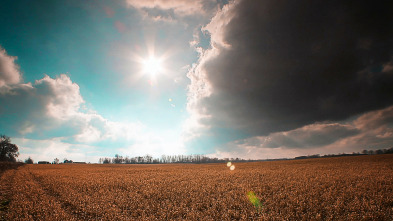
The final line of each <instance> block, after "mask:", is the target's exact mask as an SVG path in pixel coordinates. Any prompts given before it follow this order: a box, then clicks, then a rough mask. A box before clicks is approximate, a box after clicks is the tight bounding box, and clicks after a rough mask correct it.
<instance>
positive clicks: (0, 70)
mask: <svg viewBox="0 0 393 221" xmlns="http://www.w3.org/2000/svg"><path fill="white" fill-rule="evenodd" d="M16 59H17V57H13V56H9V55H7V52H6V51H5V49H3V48H1V47H0V87H2V86H4V85H8V84H17V83H19V82H20V81H21V79H22V76H21V74H20V72H19V67H18V66H17V65H16V64H15V62H14V61H15V60H16Z"/></svg>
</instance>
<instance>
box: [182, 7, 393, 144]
mask: <svg viewBox="0 0 393 221" xmlns="http://www.w3.org/2000/svg"><path fill="white" fill-rule="evenodd" d="M392 6H393V5H392V3H391V2H388V1H384V2H380V3H378V4H375V3H374V2H372V1H357V2H356V4H352V3H348V2H344V1H333V2H325V3H321V2H310V1H301V2H298V1H285V2H282V1H280V2H278V1H273V0H272V1H269V0H267V1H235V2H233V3H231V4H230V5H228V6H227V7H224V8H223V9H222V10H220V11H219V12H218V13H217V15H216V16H215V17H214V18H213V19H212V21H211V22H210V24H208V25H207V26H206V27H205V28H204V30H206V31H208V32H209V33H210V35H211V48H210V49H208V50H205V51H202V52H201V54H200V58H199V61H198V63H197V64H196V65H195V66H194V68H193V69H192V70H191V71H190V72H189V73H188V76H189V78H190V80H191V85H190V86H189V94H188V98H189V100H188V109H189V111H190V113H191V114H192V115H193V116H192V117H193V118H195V119H198V123H199V124H201V125H202V126H204V128H210V129H209V130H210V131H213V132H214V133H215V134H216V135H217V136H218V137H226V139H227V141H230V140H235V139H239V138H236V137H228V136H227V135H226V134H225V133H224V132H220V130H221V128H231V129H233V130H237V131H242V132H245V133H243V135H242V136H244V137H243V138H246V137H255V136H268V135H269V134H271V133H278V132H282V131H292V132H291V133H292V135H293V134H294V133H297V132H299V131H302V130H307V131H309V132H310V131H313V132H312V133H315V134H318V133H319V132H318V131H320V130H323V131H329V130H331V131H336V132H337V133H338V134H335V135H334V136H338V137H343V136H344V137H345V136H348V135H351V134H352V133H356V131H357V130H358V129H357V128H355V129H353V130H352V129H351V128H350V127H348V126H343V125H337V124H330V125H322V124H318V122H323V121H330V122H335V121H340V120H345V119H348V118H350V117H353V116H356V115H358V114H362V113H365V112H367V111H372V110H378V109H382V108H386V107H388V106H390V105H392V104H393V87H392V86H391V85H393V75H392V74H391V69H390V66H391V58H392V56H393V51H392V49H393V29H391V28H388V27H392V25H393V14H392V13H391V12H390V9H391V8H392ZM366 15H367V16H366ZM306 125H313V126H310V127H309V128H304V127H305V126H306ZM296 129H297V131H296ZM293 130H295V131H293ZM302 133H303V132H302ZM276 136H278V137H276V140H279V137H280V136H281V135H280V136H279V135H276ZM310 136H311V135H310ZM296 137H297V135H296ZM311 137H313V136H311ZM280 139H281V141H279V143H283V144H288V145H289V144H291V145H293V146H301V145H305V146H307V145H306V142H304V141H302V142H300V143H299V141H296V142H295V141H294V140H293V139H292V138H291V136H289V137H288V136H285V139H289V140H286V141H284V140H282V139H284V137H282V136H281V137H280ZM309 139H311V138H309V137H307V136H306V137H305V140H308V141H309V142H311V143H312V142H313V140H309ZM286 142H289V143H286ZM321 142H330V141H329V139H327V140H325V141H321ZM296 143H298V144H296ZM323 144H324V143H323ZM272 145H273V144H272ZM275 145H279V144H275Z"/></svg>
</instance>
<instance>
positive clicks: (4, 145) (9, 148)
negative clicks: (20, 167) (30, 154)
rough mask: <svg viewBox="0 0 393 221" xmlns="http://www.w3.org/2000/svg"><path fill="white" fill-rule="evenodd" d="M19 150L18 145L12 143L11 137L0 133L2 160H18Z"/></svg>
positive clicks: (0, 156)
mask: <svg viewBox="0 0 393 221" xmlns="http://www.w3.org/2000/svg"><path fill="white" fill-rule="evenodd" d="M18 150H19V149H18V146H16V145H15V144H12V143H11V139H10V138H9V137H7V136H5V135H0V161H8V162H16V157H18V156H19V152H18Z"/></svg>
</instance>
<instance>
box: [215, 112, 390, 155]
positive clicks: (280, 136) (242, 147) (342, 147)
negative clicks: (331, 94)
mask: <svg viewBox="0 0 393 221" xmlns="http://www.w3.org/2000/svg"><path fill="white" fill-rule="evenodd" d="M392 142H393V106H390V107H388V108H385V109H382V110H377V111H371V112H368V113H365V114H362V115H360V116H359V117H357V118H355V119H354V120H352V121H349V122H346V123H315V124H310V125H306V126H304V127H301V128H297V129H294V130H290V131H285V132H276V133H272V134H270V135H268V136H256V137H251V138H246V139H240V140H236V141H233V142H229V143H227V144H225V145H222V146H220V147H218V148H217V149H216V152H215V153H214V154H212V156H217V157H219V156H221V157H236V156H242V157H243V158H246V159H247V158H259V159H266V158H282V157H296V156H300V155H311V154H331V153H342V152H346V153H351V152H361V151H362V150H364V149H383V148H390V147H391V144H392Z"/></svg>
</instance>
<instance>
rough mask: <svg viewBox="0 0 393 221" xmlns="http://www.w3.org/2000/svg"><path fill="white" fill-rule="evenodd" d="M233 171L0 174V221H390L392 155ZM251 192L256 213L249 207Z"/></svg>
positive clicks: (142, 168)
mask: <svg viewBox="0 0 393 221" xmlns="http://www.w3.org/2000/svg"><path fill="white" fill-rule="evenodd" d="M235 166H236V168H235V170H233V171H231V170H229V169H228V167H227V165H226V164H199V165H198V164H175V165H173V164H171V165H169V164H165V165H24V166H21V167H19V168H17V169H10V170H7V171H5V172H4V173H3V174H1V178H0V179H1V180H0V181H1V183H0V191H1V192H0V200H1V201H2V207H1V211H0V215H1V217H2V219H5V220H143V219H145V220H173V219H176V220H238V219H242V220H250V219H251V220H258V219H261V220H393V155H392V154H387V155H374V156H356V157H339V158H323V159H307V160H291V161H274V162H256V163H235ZM251 191H252V192H253V193H254V194H255V196H256V197H257V198H258V199H259V201H260V204H262V205H260V206H257V207H255V206H254V205H253V204H252V203H251V202H250V198H249V196H250V192H251ZM258 199H256V200H257V201H258ZM254 203H255V202H254ZM3 204H4V205H3ZM0 219H1V218H0Z"/></svg>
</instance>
